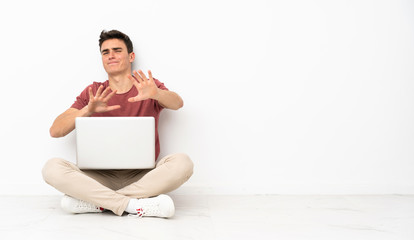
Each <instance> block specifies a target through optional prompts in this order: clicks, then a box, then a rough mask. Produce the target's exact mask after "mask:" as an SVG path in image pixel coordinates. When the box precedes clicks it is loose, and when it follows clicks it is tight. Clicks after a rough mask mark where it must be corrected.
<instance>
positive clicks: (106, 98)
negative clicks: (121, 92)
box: [102, 90, 116, 102]
mask: <svg viewBox="0 0 414 240" xmlns="http://www.w3.org/2000/svg"><path fill="white" fill-rule="evenodd" d="M115 94H116V90H114V91H112V92H111V93H109V94H108V95H107V96H106V97H105V98H104V99H103V100H102V101H103V102H108V101H109V99H111V98H112V97H113V96H114V95H115Z"/></svg>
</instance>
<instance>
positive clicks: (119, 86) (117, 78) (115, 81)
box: [108, 74, 133, 94]
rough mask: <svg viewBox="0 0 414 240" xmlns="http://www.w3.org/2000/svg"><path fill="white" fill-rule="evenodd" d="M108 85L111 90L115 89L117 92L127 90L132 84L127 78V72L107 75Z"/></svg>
mask: <svg viewBox="0 0 414 240" xmlns="http://www.w3.org/2000/svg"><path fill="white" fill-rule="evenodd" d="M108 80H109V87H111V89H112V91H114V90H117V94H122V93H126V92H128V91H129V90H130V89H131V88H132V86H133V84H132V83H131V80H129V78H128V74H118V75H108Z"/></svg>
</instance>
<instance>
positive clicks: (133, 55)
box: [129, 52, 135, 63]
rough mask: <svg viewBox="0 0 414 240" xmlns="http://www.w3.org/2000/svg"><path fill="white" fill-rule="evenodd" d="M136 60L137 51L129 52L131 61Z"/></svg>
mask: <svg viewBox="0 0 414 240" xmlns="http://www.w3.org/2000/svg"><path fill="white" fill-rule="evenodd" d="M134 60H135V53H134V52H131V53H130V54H129V62H130V63H132V62H133V61H134Z"/></svg>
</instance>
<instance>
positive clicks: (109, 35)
mask: <svg viewBox="0 0 414 240" xmlns="http://www.w3.org/2000/svg"><path fill="white" fill-rule="evenodd" d="M114 38H116V39H119V40H122V41H124V43H125V45H126V47H127V50H128V53H132V51H134V47H133V46H132V42H131V39H129V37H128V36H127V35H126V34H125V33H122V32H120V31H118V30H111V31H105V30H103V31H102V32H101V35H100V36H99V50H100V49H101V47H102V43H103V42H105V41H106V40H109V39H114Z"/></svg>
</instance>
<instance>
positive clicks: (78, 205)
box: [60, 195, 104, 213]
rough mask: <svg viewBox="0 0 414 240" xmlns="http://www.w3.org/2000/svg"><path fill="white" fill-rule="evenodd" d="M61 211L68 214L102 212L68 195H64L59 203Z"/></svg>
mask: <svg viewBox="0 0 414 240" xmlns="http://www.w3.org/2000/svg"><path fill="white" fill-rule="evenodd" d="M60 206H61V207H62V209H63V210H65V211H66V212H70V213H98V212H103V210H104V209H103V208H101V207H97V206H95V205H93V204H92V203H88V202H85V201H82V200H79V199H76V198H73V197H71V196H68V195H64V196H63V197H62V200H61V201H60Z"/></svg>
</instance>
